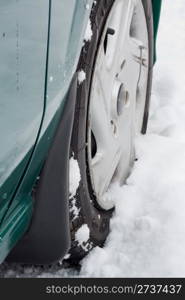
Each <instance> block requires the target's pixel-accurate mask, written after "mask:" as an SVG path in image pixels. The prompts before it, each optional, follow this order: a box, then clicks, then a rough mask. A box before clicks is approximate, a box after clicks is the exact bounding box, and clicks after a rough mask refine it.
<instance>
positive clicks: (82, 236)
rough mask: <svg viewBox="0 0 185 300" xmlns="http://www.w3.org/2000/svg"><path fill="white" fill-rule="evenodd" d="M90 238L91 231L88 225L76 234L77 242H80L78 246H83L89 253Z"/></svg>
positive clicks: (83, 226) (84, 225)
mask: <svg viewBox="0 0 185 300" xmlns="http://www.w3.org/2000/svg"><path fill="white" fill-rule="evenodd" d="M89 237H90V230H89V227H88V226H87V224H83V225H82V226H81V227H80V228H79V229H78V230H77V232H76V234H75V240H76V241H77V242H78V245H79V246H81V247H82V248H83V249H84V250H85V251H88V248H87V246H86V243H87V242H88V240H89Z"/></svg>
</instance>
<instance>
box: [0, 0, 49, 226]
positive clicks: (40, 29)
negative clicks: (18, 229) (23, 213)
mask: <svg viewBox="0 0 185 300" xmlns="http://www.w3.org/2000/svg"><path fill="white" fill-rule="evenodd" d="M48 10H49V0H37V1H33V0H26V1H25V0H3V1H0V220H1V219H2V217H3V215H4V213H5V211H6V209H7V207H8V205H9V201H10V200H11V198H12V196H13V194H14V192H15V190H16V187H17V185H18V183H19V181H20V179H21V176H22V175H23V173H24V170H25V167H26V165H27V163H28V161H29V158H30V155H31V151H32V149H33V147H34V143H35V141H36V137H37V134H38V131H39V128H40V124H41V119H42V115H43V107H44V91H45V69H46V51H47V33H48V14H49V12H48Z"/></svg>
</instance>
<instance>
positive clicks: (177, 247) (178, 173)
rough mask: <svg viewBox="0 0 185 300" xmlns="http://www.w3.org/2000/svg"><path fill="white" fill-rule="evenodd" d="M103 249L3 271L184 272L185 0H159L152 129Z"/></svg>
mask: <svg viewBox="0 0 185 300" xmlns="http://www.w3.org/2000/svg"><path fill="white" fill-rule="evenodd" d="M136 152H137V157H138V161H137V162H136V163H135V166H134V169H133V172H132V174H131V176H130V178H129V179H128V181H127V184H126V185H125V186H123V187H122V188H120V187H117V186H114V188H113V189H112V195H113V198H114V201H115V204H116V211H115V214H114V217H113V218H112V220H111V232H110V235H109V237H108V240H107V242H106V245H105V247H104V248H103V249H101V248H95V249H94V250H93V251H92V252H91V253H90V255H89V256H88V257H87V258H85V259H84V261H83V262H82V268H81V271H80V272H79V271H78V270H64V269H62V268H61V267H58V266H53V267H51V268H50V269H42V268H35V267H22V266H20V265H7V264H3V265H2V266H1V267H0V276H2V277H16V276H17V277H71V276H85V277H86V276H88V277H98V276H101V277H102V276H103V277H143V276H144V277H149V276H151V277H160V276H165V277H176V276H182V277H185V256H184V253H185V2H184V0H175V1H173V0H163V8H162V17H161V24H160V31H159V36H158V61H157V64H156V66H155V72H154V84H153V95H152V103H151V115H150V121H149V130H148V134H147V135H146V136H141V137H138V138H137V140H136Z"/></svg>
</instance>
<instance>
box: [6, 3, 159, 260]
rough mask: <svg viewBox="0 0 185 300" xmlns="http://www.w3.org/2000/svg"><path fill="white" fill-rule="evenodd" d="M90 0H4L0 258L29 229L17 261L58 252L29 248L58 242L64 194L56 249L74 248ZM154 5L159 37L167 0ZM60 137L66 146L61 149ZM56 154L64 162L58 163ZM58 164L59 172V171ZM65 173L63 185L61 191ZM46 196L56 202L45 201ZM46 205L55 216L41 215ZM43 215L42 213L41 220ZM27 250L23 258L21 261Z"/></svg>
mask: <svg viewBox="0 0 185 300" xmlns="http://www.w3.org/2000/svg"><path fill="white" fill-rule="evenodd" d="M100 1H101V0H100ZM92 3H93V0H62V1H61V0H54V1H52V0H27V1H25V0H18V1H16V0H14V1H10V0H2V1H0V28H1V29H0V66H1V68H0V96H1V97H0V141H1V150H0V263H1V262H2V261H4V259H5V258H6V257H7V255H8V254H9V253H10V251H11V250H12V249H13V248H14V247H15V245H16V244H17V242H18V241H20V240H21V239H22V238H23V236H24V234H25V233H26V232H27V231H28V229H29V232H34V231H36V233H35V232H34V234H31V237H29V233H28V234H27V235H28V237H27V235H25V236H24V238H23V240H24V241H23V242H22V241H21V242H19V244H20V245H19V244H18V246H17V247H16V248H17V249H16V250H15V253H14V255H13V257H14V259H15V260H18V261H23V262H24V261H25V262H33V263H42V262H50V261H54V260H56V259H57V258H58V256H59V255H58V256H57V254H56V253H53V255H51V257H47V256H46V257H45V258H43V261H42V260H41V261H40V260H39V258H38V257H36V256H34V255H35V254H34V249H31V248H32V247H33V248H34V246H33V244H34V243H35V244H37V246H38V247H39V249H40V252H41V254H40V257H41V256H42V252H44V247H46V245H45V244H44V243H49V244H52V245H53V247H55V243H56V242H57V235H56V234H54V232H55V229H54V228H56V226H57V225H56V223H54V224H53V225H51V224H50V220H48V219H47V218H50V217H51V216H52V215H53V214H52V208H53V207H55V206H56V207H57V203H58V202H57V201H59V200H57V197H59V195H58V194H59V193H61V194H60V197H61V199H60V201H61V202H62V203H63V202H64V204H61V205H63V206H61V211H62V213H61V216H60V215H59V217H61V218H62V220H63V221H62V222H63V226H62V225H61V226H62V228H61V230H60V231H59V233H57V234H59V235H60V237H61V248H60V249H58V252H60V255H61V256H62V255H64V254H65V252H66V251H67V249H68V247H69V232H68V231H69V230H68V221H67V219H68V216H67V210H66V203H67V197H68V184H67V182H68V159H67V158H68V156H69V142H70V134H71V130H72V123H73V115H74V109H72V106H73V105H70V101H72V100H73V97H72V95H73V93H74V92H75V86H76V75H75V71H76V68H77V64H78V60H79V56H80V52H81V48H82V45H83V37H84V34H85V30H86V26H87V22H88V18H89V14H90V11H91V7H92ZM152 3H153V12H154V35H155V39H156V35H157V28H158V23H159V16H160V6H161V0H153V1H152ZM33 20H34V21H33ZM67 102H69V103H67ZM66 116H67V117H66ZM58 140H60V143H61V145H60V147H61V148H57V147H59V146H58V142H57V141H58ZM56 149H59V150H56ZM57 151H61V161H60V158H58V157H55V154H54V153H55V152H56V153H60V152H57ZM56 156H57V154H56ZM53 157H55V160H56V164H58V165H59V167H60V168H58V169H57V166H54V164H53V163H52V162H53ZM57 159H59V161H57ZM52 169H53V170H54V173H52V171H51V170H52ZM59 170H61V173H57V172H60V171H59ZM40 176H41V178H42V179H41V183H40V181H39V180H38V179H39V177H40ZM59 177H60V183H61V184H60V185H61V190H57V184H58V180H59ZM49 184H51V188H49V190H48V186H49ZM43 190H44V191H43ZM35 191H38V192H36V196H35ZM46 193H47V196H45V195H46ZM57 193H58V194H57ZM51 195H53V196H52V199H51ZM49 197H50V199H49ZM37 199H39V200H38V203H40V204H38V205H37ZM40 199H41V200H40ZM43 199H44V200H43ZM39 201H40V202H39ZM44 201H45V203H44ZM47 201H50V202H52V203H50V204H48V206H47ZM44 205H46V207H47V209H48V210H49V211H50V212H51V216H49V214H47V215H45V216H44V218H43V216H40V213H41V214H42V212H43V211H44ZM50 208H51V210H50ZM57 208H58V210H59V208H60V207H57ZM39 218H40V219H41V220H42V218H43V221H41V222H40V223H39ZM54 218H55V217H54ZM46 220H48V223H47V222H46ZM34 224H36V225H34ZM59 224H60V223H59ZM50 225H51V226H50ZM34 226H35V227H34ZM30 228H31V230H30ZM32 228H33V230H32ZM63 231H65V234H64V236H65V237H64V238H63V237H62V233H63ZM37 232H39V233H38V234H37ZM52 233H53V234H54V236H56V237H55V238H54V237H53V235H52ZM38 241H40V245H39V244H38ZM42 241H43V242H42ZM21 243H22V244H21ZM62 245H64V247H63V246H62ZM37 250H38V249H35V252H38V251H37ZM13 252H14V251H13ZM23 253H24V254H25V258H24V259H21V257H22V254H23ZM23 256H24V255H23ZM10 259H11V255H10Z"/></svg>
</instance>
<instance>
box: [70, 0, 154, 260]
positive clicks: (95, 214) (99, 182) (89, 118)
mask: <svg viewBox="0 0 185 300" xmlns="http://www.w3.org/2000/svg"><path fill="white" fill-rule="evenodd" d="M152 67H153V18H152V4H151V1H150V0H124V1H123V0H97V1H94V5H93V9H92V12H91V17H90V21H89V24H88V28H87V33H86V37H85V41H84V47H83V49H82V52H81V57H80V61H79V65H78V72H79V83H78V91H77V99H76V112H75V122H74V128H73V136H72V142H71V155H73V157H74V159H76V160H77V162H78V165H79V169H80V175H81V180H80V184H79V187H78V190H77V193H76V195H71V198H70V203H69V206H70V221H71V239H72V243H71V249H70V252H69V255H68V260H69V261H70V262H71V263H75V262H78V261H79V260H80V259H82V258H83V257H84V256H85V255H86V254H87V253H88V252H89V250H91V249H92V248H93V247H94V246H97V245H98V246H102V245H103V243H104V242H105V239H106V237H107V235H108V232H109V221H110V217H111V214H112V212H113V209H114V203H113V202H112V200H111V197H109V196H108V191H109V189H110V187H111V185H112V184H113V183H115V182H117V183H119V184H123V183H124V182H125V180H126V178H127V177H128V175H129V173H130V170H131V167H132V165H133V163H134V160H135V156H134V137H135V136H136V134H137V133H140V132H142V133H145V131H146V127H147V119H148V109H149V99H150V93H151V82H152ZM123 201H124V199H123Z"/></svg>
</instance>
